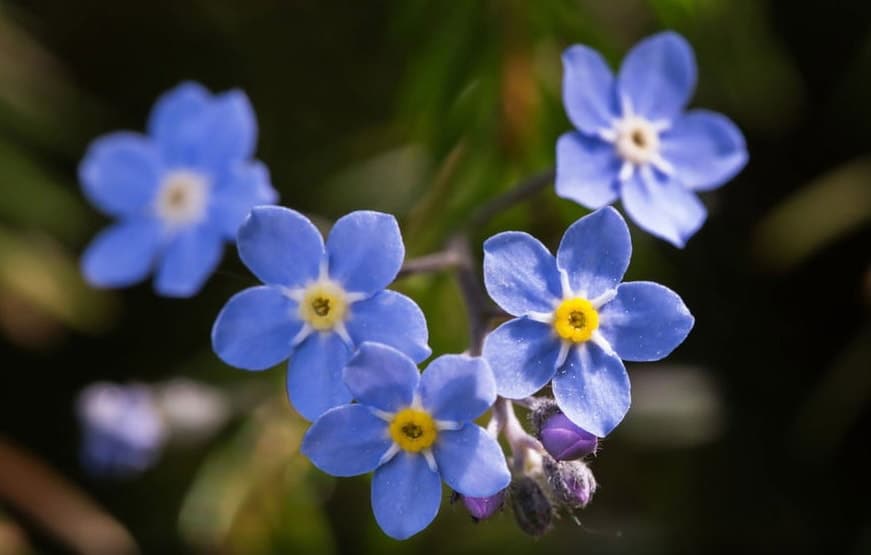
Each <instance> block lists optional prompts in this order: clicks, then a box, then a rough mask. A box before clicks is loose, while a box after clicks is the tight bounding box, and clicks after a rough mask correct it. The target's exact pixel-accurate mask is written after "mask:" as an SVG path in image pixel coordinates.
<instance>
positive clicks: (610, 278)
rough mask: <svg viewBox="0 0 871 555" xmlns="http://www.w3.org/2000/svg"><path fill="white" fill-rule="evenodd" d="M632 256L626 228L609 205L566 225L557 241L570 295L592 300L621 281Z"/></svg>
mask: <svg viewBox="0 0 871 555" xmlns="http://www.w3.org/2000/svg"><path fill="white" fill-rule="evenodd" d="M631 256H632V240H631V238H630V237H629V228H628V227H627V226H626V222H625V221H624V220H623V217H622V216H620V214H619V213H618V212H617V211H616V210H614V209H613V208H611V207H610V206H609V207H606V208H600V209H599V210H596V211H595V212H593V213H592V214H589V215H587V216H584V217H583V218H581V219H580V220H578V221H576V222H575V223H573V224H572V225H570V226H569V228H568V229H567V230H566V233H565V235H563V238H562V241H560V245H559V249H558V250H557V255H556V263H557V266H558V267H559V269H560V270H563V271H564V272H566V274H567V276H568V279H569V285H570V286H571V288H572V293H573V294H576V295H580V296H581V297H585V298H587V299H594V298H596V297H598V296H599V295H601V294H602V293H604V292H605V291H609V290H611V289H613V288H614V287H616V286H617V284H618V283H620V280H621V279H623V274H625V273H626V268H628V267H629V258H630V257H631Z"/></svg>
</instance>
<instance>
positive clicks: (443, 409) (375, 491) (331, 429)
mask: <svg viewBox="0 0 871 555" xmlns="http://www.w3.org/2000/svg"><path fill="white" fill-rule="evenodd" d="M344 379H345V383H346V384H347V386H348V388H349V389H350V390H351V392H352V394H353V396H354V398H355V399H357V400H358V401H359V404H353V405H343V406H340V407H336V408H334V409H332V410H330V411H328V412H326V413H325V414H323V415H322V416H321V417H320V418H319V419H318V420H317V421H316V422H315V423H314V424H313V425H312V427H311V428H309V430H308V432H307V433H306V434H305V437H304V438H303V441H302V448H301V450H302V453H303V454H305V455H306V456H307V457H308V458H309V459H311V461H312V463H314V465H315V466H317V467H318V468H320V469H321V470H323V471H324V472H326V473H327V474H332V475H333V476H356V475H359V474H365V473H368V472H372V471H373V470H374V471H375V474H374V476H373V478H372V510H373V511H374V513H375V520H376V521H377V522H378V525H379V526H381V529H382V530H384V532H385V533H386V534H387V535H389V536H391V537H393V538H396V539H405V538H408V537H409V536H412V535H414V534H416V533H418V532H420V531H421V530H423V529H424V528H426V527H427V526H428V525H429V523H430V522H432V520H433V519H434V518H435V516H436V514H438V510H439V506H440V505H441V499H442V494H441V492H442V487H441V482H442V480H444V481H445V482H446V483H447V484H448V486H450V487H451V488H453V489H454V490H455V491H457V492H458V493H460V494H461V495H465V496H470V497H487V496H490V495H494V494H496V493H498V492H500V491H501V490H502V489H504V488H505V487H506V486H508V483H509V481H510V480H511V475H510V473H509V472H508V467H507V465H506V464H505V455H504V454H503V453H502V449H501V448H500V447H499V444H498V443H497V442H496V439H495V438H493V437H492V436H491V435H490V434H488V433H487V432H485V431H484V430H483V429H481V428H480V427H479V426H477V425H476V424H475V423H474V422H473V420H474V419H475V418H477V417H479V416H480V415H481V414H482V413H484V412H485V411H486V410H487V409H488V408H489V407H490V406H491V405H492V404H493V402H494V401H495V400H496V384H495V383H494V381H493V375H492V372H491V371H490V369H489V368H488V366H487V363H486V361H484V360H483V359H481V358H477V357H475V358H473V357H468V356H463V355H445V356H441V357H439V358H437V359H435V360H434V361H433V362H432V363H431V364H430V365H429V367H428V368H427V369H426V371H425V372H424V373H423V375H422V376H421V375H420V374H419V372H418V370H417V367H416V366H415V364H414V361H413V360H411V359H410V358H408V357H407V356H405V355H403V354H402V353H400V352H399V351H397V350H395V349H393V348H391V347H387V346H385V345H380V344H375V343H364V344H363V345H362V346H361V347H360V349H359V351H357V354H356V355H355V356H354V358H352V359H351V361H350V362H349V363H348V366H347V367H346V368H345V371H344Z"/></svg>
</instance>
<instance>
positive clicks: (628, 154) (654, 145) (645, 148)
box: [614, 116, 659, 166]
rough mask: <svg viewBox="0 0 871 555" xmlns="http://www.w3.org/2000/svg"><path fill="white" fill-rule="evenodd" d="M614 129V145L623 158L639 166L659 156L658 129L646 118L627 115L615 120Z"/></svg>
mask: <svg viewBox="0 0 871 555" xmlns="http://www.w3.org/2000/svg"><path fill="white" fill-rule="evenodd" d="M614 131H615V134H616V139H615V141H614V146H615V148H616V149H617V154H619V155H620V157H621V158H623V160H626V161H627V162H631V163H633V164H636V165H639V166H640V165H643V164H648V163H650V162H653V161H654V160H655V158H657V157H658V156H659V131H658V130H657V129H656V126H654V125H653V124H652V123H651V122H649V121H647V120H646V119H644V118H640V117H638V116H629V117H628V118H625V119H622V120H619V121H617V122H616V124H615V126H614Z"/></svg>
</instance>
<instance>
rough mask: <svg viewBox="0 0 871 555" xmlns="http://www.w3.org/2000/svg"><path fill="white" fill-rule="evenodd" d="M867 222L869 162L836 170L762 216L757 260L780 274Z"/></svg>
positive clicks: (870, 187)
mask: <svg viewBox="0 0 871 555" xmlns="http://www.w3.org/2000/svg"><path fill="white" fill-rule="evenodd" d="M869 221H871V159H867V158H866V159H861V160H857V161H855V162H852V163H850V164H847V165H844V166H841V167H840V168H838V169H836V170H835V171H833V172H831V173H829V174H827V175H824V176H823V177H821V178H819V179H817V180H815V181H812V182H811V183H809V184H808V185H806V186H805V187H803V188H802V189H800V190H799V191H798V192H797V193H795V194H794V195H792V197H790V198H788V199H786V201H784V202H783V203H781V204H780V205H779V206H777V207H775V209H774V210H773V211H772V212H771V213H770V214H768V216H766V217H765V218H764V219H763V220H762V222H761V223H760V224H759V226H758V228H757V229H756V236H755V240H754V245H753V247H754V251H755V255H756V258H757V260H758V261H759V262H760V263H761V264H762V265H764V266H767V267H769V268H771V269H773V270H776V271H785V270H788V269H789V268H791V267H793V266H795V265H797V264H800V263H801V262H802V261H803V260H805V259H806V258H808V257H810V256H812V255H813V254H814V253H816V252H817V251H819V250H820V249H822V248H824V247H825V246H827V245H829V244H831V243H834V242H835V241H837V240H838V239H839V238H841V237H843V236H845V235H847V234H849V233H851V232H853V231H854V230H856V229H859V228H861V227H862V226H864V225H867V224H868V223H869Z"/></svg>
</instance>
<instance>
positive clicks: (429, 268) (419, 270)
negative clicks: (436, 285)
mask: <svg viewBox="0 0 871 555" xmlns="http://www.w3.org/2000/svg"><path fill="white" fill-rule="evenodd" d="M463 262H464V260H463V257H462V255H461V253H459V252H457V251H456V250H455V249H451V248H446V249H444V250H440V251H438V252H434V253H432V254H426V255H424V256H418V257H417V258H411V259H409V260H406V261H405V263H404V264H403V265H402V269H401V270H399V275H398V276H397V279H401V278H404V277H408V276H413V275H415V274H427V273H432V272H440V271H442V270H452V269H454V268H456V267H458V266H460V265H461V264H463Z"/></svg>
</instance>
